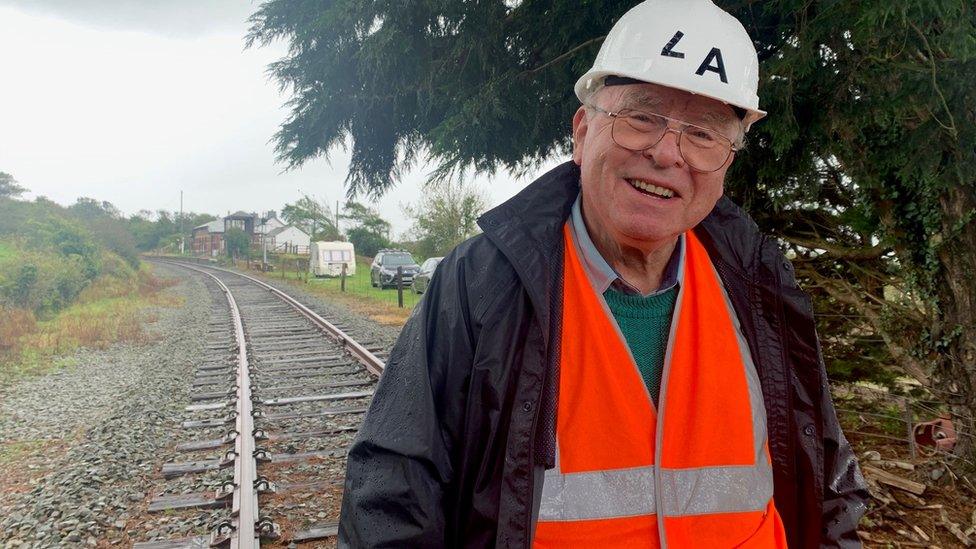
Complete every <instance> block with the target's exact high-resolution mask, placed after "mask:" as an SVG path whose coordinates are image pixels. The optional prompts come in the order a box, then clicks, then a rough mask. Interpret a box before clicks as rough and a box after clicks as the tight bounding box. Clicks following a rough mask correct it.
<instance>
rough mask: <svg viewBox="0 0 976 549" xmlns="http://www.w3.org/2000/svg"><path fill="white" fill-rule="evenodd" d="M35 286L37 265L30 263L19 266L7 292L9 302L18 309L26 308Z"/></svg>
mask: <svg viewBox="0 0 976 549" xmlns="http://www.w3.org/2000/svg"><path fill="white" fill-rule="evenodd" d="M35 284H37V265H33V264H31V263H25V264H24V265H21V266H20V269H19V270H18V271H17V274H16V277H15V278H14V280H13V284H11V286H10V290H9V291H8V295H9V297H10V300H11V301H13V303H14V304H15V305H17V306H19V307H24V308H28V307H29V306H30V295H31V290H32V289H33V288H34V285H35Z"/></svg>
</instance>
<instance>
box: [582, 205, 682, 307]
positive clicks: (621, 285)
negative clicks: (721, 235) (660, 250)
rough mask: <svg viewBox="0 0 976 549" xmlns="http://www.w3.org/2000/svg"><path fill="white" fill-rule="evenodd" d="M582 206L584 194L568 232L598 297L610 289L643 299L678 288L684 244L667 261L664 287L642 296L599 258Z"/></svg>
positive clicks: (663, 278)
mask: <svg viewBox="0 0 976 549" xmlns="http://www.w3.org/2000/svg"><path fill="white" fill-rule="evenodd" d="M582 204H583V195H582V194H581V195H580V196H577V197H576V202H574V203H573V211H572V214H570V216H569V228H570V230H571V231H572V232H573V237H574V238H573V239H574V240H575V241H576V249H577V251H578V252H579V255H580V261H582V262H583V269H585V270H586V275H587V276H588V277H589V279H590V282H592V283H593V286H594V288H595V289H596V290H597V291H598V292H599V293H601V294H603V293H606V291H607V290H608V289H609V288H613V289H614V290H615V291H618V292H621V293H624V294H627V295H643V296H644V297H649V296H652V295H657V294H660V293H663V292H666V291H668V290H670V289H671V288H674V287H675V286H677V285H678V269H679V265H680V263H681V249H682V245H681V244H682V242H681V240H679V241H678V244H677V245H676V246H675V247H674V251H673V252H671V258H670V259H668V264H667V265H666V266H665V267H664V275H663V276H662V277H661V286H660V287H658V289H657V290H654V291H652V292H651V293H649V294H646V295H645V294H642V293H641V292H640V290H638V289H637V288H635V287H634V286H633V285H632V284H630V283H629V282H627V281H626V280H624V279H623V277H621V276H620V273H618V272H617V271H616V270H614V268H613V267H611V266H610V264H609V263H607V260H606V259H604V257H603V256H602V255H600V251H599V250H597V249H596V245H595V244H593V239H592V238H590V233H589V231H587V229H586V223H584V222H583V209H582ZM678 238H679V239H681V238H684V235H681V236H679V237H678Z"/></svg>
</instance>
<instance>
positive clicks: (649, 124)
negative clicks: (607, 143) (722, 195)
mask: <svg viewBox="0 0 976 549" xmlns="http://www.w3.org/2000/svg"><path fill="white" fill-rule="evenodd" d="M667 129H668V119H667V118H664V117H663V116H659V115H656V114H652V113H644V112H633V111H630V112H627V111H622V112H621V113H620V114H619V115H618V116H616V117H615V118H614V119H613V128H612V130H611V135H612V136H613V140H614V142H616V143H617V144H618V145H620V146H621V147H623V148H625V149H630V150H632V151H643V150H646V149H649V148H651V147H653V146H654V145H655V144H657V142H658V141H660V140H661V138H662V137H664V133H665V132H666V131H667ZM678 149H679V150H680V151H681V157H682V158H684V160H685V162H687V163H688V165H689V166H691V167H692V168H694V169H696V170H699V171H703V172H713V171H715V170H717V169H719V168H721V167H722V165H724V164H725V162H726V161H727V160H728V159H729V155H730V154H731V153H732V147H731V143H729V142H728V140H727V139H725V138H724V137H722V136H721V135H720V134H718V133H717V132H714V131H712V130H709V129H706V128H700V127H697V126H686V127H685V128H684V129H683V130H682V131H681V138H680V140H679V141H678Z"/></svg>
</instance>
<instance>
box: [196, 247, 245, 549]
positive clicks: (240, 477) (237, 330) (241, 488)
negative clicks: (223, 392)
mask: <svg viewBox="0 0 976 549" xmlns="http://www.w3.org/2000/svg"><path fill="white" fill-rule="evenodd" d="M180 265H181V266H183V267H186V268H188V269H192V270H194V271H197V272H200V273H203V274H205V275H207V276H209V277H210V278H212V279H213V280H214V281H215V282H216V283H217V286H219V287H220V289H221V291H223V292H224V295H225V296H226V297H227V303H228V304H229V305H230V311H231V318H232V319H233V321H234V337H235V339H236V341H237V365H238V367H237V378H236V381H235V383H236V384H237V387H236V392H235V396H236V401H237V407H236V410H235V412H236V414H237V419H236V422H235V426H234V429H235V431H236V434H235V436H234V449H233V450H231V451H230V452H228V454H227V455H225V457H226V458H228V459H229V458H230V453H231V452H233V460H234V484H233V487H232V489H233V504H232V507H231V520H232V522H233V524H232V525H230V528H229V530H230V531H229V532H228V531H222V530H221V529H220V528H218V530H217V532H215V538H214V539H213V540H212V543H211V545H220V544H222V543H223V542H224V541H228V542H229V544H230V547H231V549H257V548H259V547H260V545H261V542H260V537H259V528H258V521H259V519H260V513H259V508H258V489H257V482H256V481H257V478H258V476H257V458H256V456H255V450H256V449H257V446H256V442H255V440H254V415H253V413H252V412H253V403H252V401H251V374H250V369H249V365H248V359H247V340H246V339H245V336H244V322H243V321H242V320H241V311H240V309H239V308H238V307H237V301H236V300H235V299H234V294H233V293H231V291H230V288H228V287H227V285H226V284H224V282H223V281H222V280H220V279H219V278H217V277H216V276H215V275H214V274H213V273H208V272H207V271H205V270H203V269H200V268H197V267H194V266H192V265H186V264H180ZM222 491H223V494H220V495H227V494H226V492H227V491H226V490H224V489H222Z"/></svg>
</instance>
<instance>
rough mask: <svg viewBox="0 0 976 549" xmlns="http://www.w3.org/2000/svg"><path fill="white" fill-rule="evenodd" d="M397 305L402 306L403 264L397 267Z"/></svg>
mask: <svg viewBox="0 0 976 549" xmlns="http://www.w3.org/2000/svg"><path fill="white" fill-rule="evenodd" d="M397 305H399V306H400V308H401V309H402V308H403V266H402V265H401V266H400V267H397Z"/></svg>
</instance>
